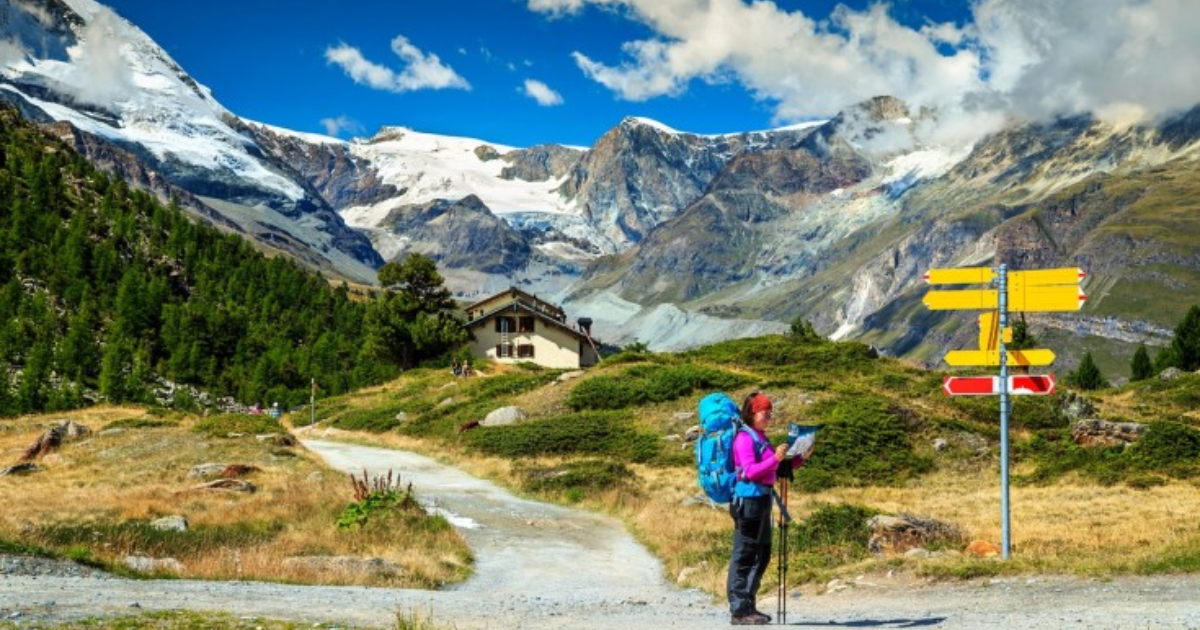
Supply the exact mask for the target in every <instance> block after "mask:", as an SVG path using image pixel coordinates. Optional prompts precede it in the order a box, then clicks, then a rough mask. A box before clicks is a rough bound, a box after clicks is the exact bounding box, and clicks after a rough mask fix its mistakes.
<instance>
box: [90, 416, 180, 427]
mask: <svg viewBox="0 0 1200 630" xmlns="http://www.w3.org/2000/svg"><path fill="white" fill-rule="evenodd" d="M177 426H179V422H177V421H175V420H159V419H157V418H121V419H119V420H113V421H112V422H109V423H108V424H106V425H104V429H105V430H108V429H161V428H163V427H177Z"/></svg>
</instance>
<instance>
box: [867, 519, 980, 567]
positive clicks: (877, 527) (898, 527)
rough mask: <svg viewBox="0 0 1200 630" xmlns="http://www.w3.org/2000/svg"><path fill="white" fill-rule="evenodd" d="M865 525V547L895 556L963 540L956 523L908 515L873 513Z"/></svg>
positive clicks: (881, 553) (877, 553)
mask: <svg viewBox="0 0 1200 630" xmlns="http://www.w3.org/2000/svg"><path fill="white" fill-rule="evenodd" d="M867 527H868V528H870V530H871V539H870V540H869V541H868V542H867V549H869V550H870V551H871V553H873V554H875V555H879V556H887V557H894V556H897V555H900V554H904V553H907V552H908V551H909V550H911V549H914V548H918V547H925V546H926V545H929V544H933V543H954V544H960V543H961V542H962V539H963V535H962V532H961V531H960V530H959V529H958V526H956V525H952V524H950V523H944V522H942V521H938V520H936V519H932V518H923V517H919V516H913V515H911V514H901V515H900V516H887V515H883V514H880V515H877V516H872V517H871V518H870V519H869V520H868V521H867Z"/></svg>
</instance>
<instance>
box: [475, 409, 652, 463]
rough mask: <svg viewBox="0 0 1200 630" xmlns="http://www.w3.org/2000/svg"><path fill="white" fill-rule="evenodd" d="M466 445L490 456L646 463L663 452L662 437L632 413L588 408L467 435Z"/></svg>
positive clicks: (476, 431)
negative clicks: (640, 423) (582, 457)
mask: <svg viewBox="0 0 1200 630" xmlns="http://www.w3.org/2000/svg"><path fill="white" fill-rule="evenodd" d="M466 436H467V444H468V445H469V446H471V447H472V448H476V449H479V450H480V451H483V452H485V453H488V454H491V455H500V456H502V457H509V458H518V457H525V456H530V455H572V454H576V453H579V454H589V455H605V456H610V457H613V458H615V459H627V460H630V461H635V462H646V461H649V460H651V459H653V458H654V457H655V456H656V455H657V454H658V453H659V451H660V445H659V442H660V440H659V439H658V436H656V435H654V434H652V433H646V432H642V431H639V430H638V429H637V428H635V427H634V425H633V422H632V419H631V418H630V416H629V414H627V413H622V412H612V411H607V412H605V411H589V412H581V413H575V414H570V415H566V416H560V417H557V418H546V419H541V420H534V421H531V422H522V423H520V424H514V425H509V426H505V427H489V428H485V429H481V430H475V431H471V432H469V433H467V434H466Z"/></svg>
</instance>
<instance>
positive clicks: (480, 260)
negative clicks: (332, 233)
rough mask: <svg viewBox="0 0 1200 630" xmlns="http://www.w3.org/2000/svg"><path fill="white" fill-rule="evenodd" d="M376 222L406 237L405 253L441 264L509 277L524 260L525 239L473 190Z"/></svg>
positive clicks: (405, 209) (527, 249)
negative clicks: (452, 199) (473, 192)
mask: <svg viewBox="0 0 1200 630" xmlns="http://www.w3.org/2000/svg"><path fill="white" fill-rule="evenodd" d="M381 227H386V228H387V229H388V230H389V231H390V232H392V233H394V234H401V235H403V237H404V238H405V239H408V240H409V241H410V243H409V245H408V246H407V247H406V248H405V251H406V252H419V253H421V254H425V255H426V256H429V257H431V258H433V259H434V260H435V261H437V263H438V266H440V267H448V268H451V269H462V268H467V269H472V270H477V271H482V272H484V273H488V274H499V275H505V276H508V275H512V274H514V273H516V272H518V271H520V270H523V269H524V268H525V267H526V266H527V265H528V263H529V258H530V247H529V245H528V243H527V242H526V240H525V238H524V237H522V235H521V234H520V233H518V232H517V231H516V230H514V229H513V228H512V227H510V226H509V225H508V223H505V222H504V221H502V220H500V219H498V218H496V216H495V215H494V214H492V213H491V212H490V211H489V210H488V208H487V206H485V205H484V204H483V202H482V201H481V200H480V199H479V198H478V197H476V196H474V195H471V196H468V197H465V198H463V199H459V200H456V201H448V200H438V201H432V202H429V203H425V204H420V205H416V206H407V207H401V208H396V209H395V210H393V211H392V212H391V213H389V214H388V216H387V218H386V219H384V221H383V223H382V224H381Z"/></svg>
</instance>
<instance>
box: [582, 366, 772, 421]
mask: <svg viewBox="0 0 1200 630" xmlns="http://www.w3.org/2000/svg"><path fill="white" fill-rule="evenodd" d="M750 381H751V379H749V378H748V377H745V376H741V375H738V374H733V373H730V372H725V371H723V370H718V369H714V368H708V367H703V366H697V365H689V364H683V365H672V366H664V365H651V364H639V365H634V366H632V367H630V368H628V369H626V370H625V371H624V372H622V373H621V374H617V375H612V376H609V375H603V376H596V377H593V378H589V379H587V380H585V381H583V382H582V383H580V384H579V385H578V386H576V387H575V389H574V390H573V391H572V392H571V395H570V396H569V397H568V398H567V406H569V407H570V408H571V409H574V410H575V411H581V410H584V409H594V410H603V409H627V408H629V407H635V406H638V405H645V404H651V403H660V402H666V401H669V400H676V399H678V398H682V397H684V396H688V395H690V394H693V393H695V392H698V391H713V390H730V389H737V388H738V387H741V386H743V385H746V384H748V383H749V382H750Z"/></svg>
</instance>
